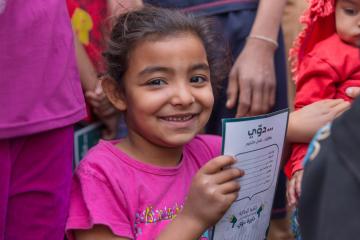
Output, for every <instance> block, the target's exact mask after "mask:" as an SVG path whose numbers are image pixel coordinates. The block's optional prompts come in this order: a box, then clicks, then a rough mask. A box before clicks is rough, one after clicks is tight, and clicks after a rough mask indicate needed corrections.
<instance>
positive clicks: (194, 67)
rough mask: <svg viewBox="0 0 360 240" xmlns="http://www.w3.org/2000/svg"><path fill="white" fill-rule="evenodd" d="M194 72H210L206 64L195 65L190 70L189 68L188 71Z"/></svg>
mask: <svg viewBox="0 0 360 240" xmlns="http://www.w3.org/2000/svg"><path fill="white" fill-rule="evenodd" d="M195 70H205V71H208V70H210V67H209V65H208V64H206V63H198V64H195V65H193V66H191V68H190V71H195Z"/></svg>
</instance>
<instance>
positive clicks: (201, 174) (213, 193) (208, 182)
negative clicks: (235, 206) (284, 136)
mask: <svg viewBox="0 0 360 240" xmlns="http://www.w3.org/2000/svg"><path fill="white" fill-rule="evenodd" d="M234 162H235V159H234V158H233V157H231V156H219V157H216V158H214V159H212V160H210V161H209V162H208V163H207V164H205V165H204V166H203V167H202V168H201V169H200V170H199V171H198V173H197V174H196V175H195V177H194V178H193V181H192V184H191V187H190V192H189V195H188V197H187V199H186V202H185V205H184V209H183V211H182V213H181V214H183V216H184V215H185V216H187V217H188V218H189V219H194V221H195V222H197V224H199V225H201V226H202V227H204V228H206V227H209V226H212V225H213V224H215V223H216V222H217V221H218V220H219V219H220V218H221V217H222V216H223V215H224V213H225V212H226V210H227V209H228V208H229V207H230V205H231V204H232V203H233V202H234V201H235V200H236V198H237V195H238V191H239V189H240V185H239V182H238V181H236V179H237V178H239V177H241V176H243V175H244V171H242V170H239V169H237V168H227V167H228V166H230V165H231V164H233V163H234Z"/></svg>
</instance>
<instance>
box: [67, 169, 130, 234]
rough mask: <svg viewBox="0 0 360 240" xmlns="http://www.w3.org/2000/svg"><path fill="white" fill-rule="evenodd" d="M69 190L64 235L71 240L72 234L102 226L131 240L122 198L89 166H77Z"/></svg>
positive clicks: (124, 203) (121, 195)
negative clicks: (68, 207) (68, 205)
mask: <svg viewBox="0 0 360 240" xmlns="http://www.w3.org/2000/svg"><path fill="white" fill-rule="evenodd" d="M72 183H73V185H72V190H71V198H70V211H69V217H68V220H67V224H66V232H67V235H68V237H69V239H70V240H72V239H74V238H73V232H72V231H73V230H76V229H91V228H92V227H93V226H94V225H95V224H101V225H105V226H107V227H108V228H110V229H111V231H112V232H113V233H114V234H115V235H117V236H121V237H126V238H129V239H134V236H133V233H132V228H131V224H130V221H129V217H128V211H127V206H126V205H127V204H126V201H125V197H124V194H122V192H121V191H119V190H117V189H114V187H113V186H111V185H110V183H108V182H106V178H105V177H103V176H101V174H99V173H97V172H96V171H95V170H94V169H92V168H91V167H90V166H89V165H88V164H80V167H79V168H78V169H77V171H76V173H75V175H74V178H73V182H72Z"/></svg>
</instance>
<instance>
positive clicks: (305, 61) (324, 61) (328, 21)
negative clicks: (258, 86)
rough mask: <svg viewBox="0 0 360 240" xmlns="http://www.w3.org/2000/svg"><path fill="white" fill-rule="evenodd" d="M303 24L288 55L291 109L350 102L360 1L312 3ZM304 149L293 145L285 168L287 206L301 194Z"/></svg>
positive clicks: (357, 71) (357, 72)
mask: <svg viewBox="0 0 360 240" xmlns="http://www.w3.org/2000/svg"><path fill="white" fill-rule="evenodd" d="M303 20H304V22H305V23H306V24H307V26H306V28H305V29H304V31H303V32H302V33H300V35H299V38H298V40H297V42H296V43H295V48H294V49H293V50H292V52H291V55H292V56H293V58H295V61H294V67H295V69H294V70H295V82H296V87H297V88H296V97H295V108H296V109H299V108H302V107H304V106H306V105H308V104H311V103H313V102H316V101H319V100H321V99H333V98H342V99H344V100H346V101H350V100H351V99H350V98H349V97H348V96H347V95H346V89H347V88H348V87H356V86H357V87H359V86H360V64H359V46H360V27H359V26H360V0H351V1H349V0H337V1H334V0H326V1H319V0H313V1H311V2H310V4H309V10H308V11H307V12H306V13H305V16H304V18H303ZM307 147H308V144H305V143H299V144H295V145H294V146H293V150H292V155H291V157H290V160H289V161H288V163H287V165H286V166H285V172H286V174H287V176H288V177H289V178H291V180H290V182H289V184H288V189H287V196H288V202H289V204H290V205H295V204H296V203H297V200H298V198H299V196H300V194H301V191H300V187H301V180H302V174H303V166H302V160H303V158H304V156H305V154H306V151H307Z"/></svg>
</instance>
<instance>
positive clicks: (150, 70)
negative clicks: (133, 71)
mask: <svg viewBox="0 0 360 240" xmlns="http://www.w3.org/2000/svg"><path fill="white" fill-rule="evenodd" d="M195 70H205V71H208V70H210V67H209V65H208V64H206V63H198V64H194V65H192V66H191V67H190V69H189V71H195ZM155 72H165V73H173V72H174V70H173V69H171V68H168V67H163V66H150V67H146V68H145V69H143V70H141V71H140V73H139V74H138V75H139V76H143V75H146V74H151V73H155Z"/></svg>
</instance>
